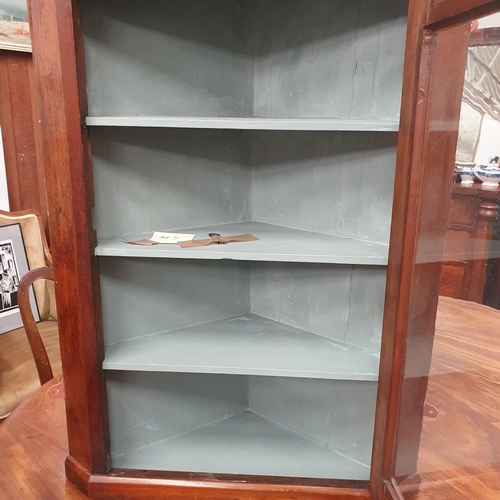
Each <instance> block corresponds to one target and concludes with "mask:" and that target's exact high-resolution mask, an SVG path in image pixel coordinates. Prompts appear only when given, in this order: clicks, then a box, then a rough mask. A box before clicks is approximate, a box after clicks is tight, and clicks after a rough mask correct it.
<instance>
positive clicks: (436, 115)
mask: <svg viewBox="0 0 500 500" xmlns="http://www.w3.org/2000/svg"><path fill="white" fill-rule="evenodd" d="M410 5H411V3H410ZM416 5H419V6H420V8H419V10H418V13H419V16H418V17H416V18H415V19H413V18H410V20H409V26H410V29H411V30H415V34H414V37H415V40H413V41H412V43H411V44H410V43H408V44H407V51H416V53H417V56H413V58H412V59H411V60H412V61H413V64H414V65H415V67H414V68H406V67H405V80H404V81H403V104H402V111H401V113H402V122H401V128H400V137H399V144H398V157H397V164H396V185H395V203H394V208H393V223H392V232H391V244H390V250H389V268H388V278H387V279H388V285H387V292H386V302H385V311H384V324H383V333H382V355H381V363H380V365H381V368H380V376H379V394H378V403H377V415H376V427H375V446H374V455H373V463H372V475H371V479H372V484H373V486H372V494H373V496H374V498H376V499H377V500H378V499H379V498H391V493H390V492H388V491H387V483H386V482H384V480H389V479H390V478H391V477H392V476H394V475H404V474H412V473H413V472H414V471H415V469H416V460H417V454H418V443H419V434H420V429H421V417H422V408H423V402H424V398H425V390H426V383H427V378H426V376H425V375H426V370H427V369H428V368H429V365H430V359H431V352H432V338H433V334H434V318H435V313H436V308H437V287H438V284H439V276H440V272H441V264H440V262H439V256H440V255H442V252H443V242H444V234H445V231H446V216H444V217H443V216H442V214H447V213H448V205H449V203H450V191H451V183H452V178H453V168H454V163H455V162H454V160H455V151H456V142H457V135H458V120H459V110H460V101H461V95H462V87H463V74H464V70H465V63H466V56H467V47H468V36H469V27H468V26H467V25H463V26H458V27H456V28H452V29H449V30H442V31H435V32H434V31H429V30H424V27H425V20H426V17H427V15H428V12H427V11H426V10H425V9H424V6H423V5H422V4H418V3H417V4H416ZM414 8H416V7H414ZM419 38H420V41H419V42H417V40H418V39H419ZM407 54H409V53H408V52H407ZM409 57H410V58H411V56H410V55H407V56H406V58H407V61H408V58H409ZM457 75H458V76H457ZM406 80H409V82H408V83H406V85H408V88H406V87H405V81H406ZM405 98H408V99H409V100H408V101H405ZM407 120H408V121H407ZM436 124H446V126H436ZM436 166H439V168H436ZM440 214H441V216H439V215H440ZM419 241H425V242H426V244H425V245H420V244H419ZM421 311H425V314H421ZM416 365H417V366H418V368H419V370H420V372H421V373H422V374H423V376H422V377H415V378H412V379H407V378H406V377H405V374H406V372H407V371H413V370H414V368H415V366H416ZM407 395H411V397H407ZM378 464H382V465H381V466H380V465H378Z"/></svg>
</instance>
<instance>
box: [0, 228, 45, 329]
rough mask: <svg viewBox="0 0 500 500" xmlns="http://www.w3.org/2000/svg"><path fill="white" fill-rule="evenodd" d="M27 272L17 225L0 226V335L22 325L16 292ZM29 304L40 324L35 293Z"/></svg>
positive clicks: (25, 257)
mask: <svg viewBox="0 0 500 500" xmlns="http://www.w3.org/2000/svg"><path fill="white" fill-rule="evenodd" d="M28 271H29V266H28V259H27V256H26V249H25V247H24V240H23V237H22V233H21V226H20V224H9V225H7V226H2V227H0V334H2V333H6V332H10V331H11V330H15V329H16V328H20V327H21V326H23V322H22V319H21V314H20V312H19V303H18V291H19V283H20V281H21V279H22V277H23V276H24V275H25V274H26V273H27V272H28ZM30 303H31V307H32V310H33V313H34V316H35V321H39V319H40V318H39V314H38V308H37V304H36V299H35V294H34V293H33V290H30Z"/></svg>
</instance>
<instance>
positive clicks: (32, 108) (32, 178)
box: [0, 50, 48, 232]
mask: <svg viewBox="0 0 500 500" xmlns="http://www.w3.org/2000/svg"><path fill="white" fill-rule="evenodd" d="M0 123H1V124H2V139H3V148H4V156H5V167H6V174H7V188H8V193H9V201H10V209H11V210H13V211H19V210H24V209H36V210H38V212H40V213H41V215H42V220H43V225H44V230H45V231H46V232H47V218H48V215H47V191H46V183H45V168H44V163H43V161H42V152H41V145H42V141H41V133H42V132H41V126H40V113H39V108H38V96H37V90H36V84H35V78H34V73H33V62H32V58H31V54H29V53H25V52H14V51H9V50H0Z"/></svg>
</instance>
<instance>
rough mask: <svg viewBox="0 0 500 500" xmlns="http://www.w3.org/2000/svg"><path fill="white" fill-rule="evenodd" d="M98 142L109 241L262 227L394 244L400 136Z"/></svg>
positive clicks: (99, 200)
mask: <svg viewBox="0 0 500 500" xmlns="http://www.w3.org/2000/svg"><path fill="white" fill-rule="evenodd" d="M91 139H92V155H93V167H94V174H93V175H94V193H95V201H96V209H95V210H94V225H95V227H96V229H97V233H98V237H99V239H102V238H107V237H111V236H118V235H123V234H130V233H142V232H146V231H161V230H173V229H183V228H192V227H195V228H196V227H201V226H214V225H218V224H229V223H236V222H245V221H256V222H263V223H266V224H273V225H277V226H284V227H288V228H294V229H300V230H305V231H313V232H319V233H323V234H329V235H335V236H341V237H346V238H352V239H359V240H363V241H369V242H374V243H380V244H384V245H387V244H388V242H389V227H390V218H391V210H392V192H393V186H394V168H395V156H396V141H397V136H396V135H395V134H391V133H378V132H298V131H240V130H196V129H158V128H153V129H150V128H94V129H92V131H91ZM117 214H119V216H117ZM285 244H286V243H285ZM288 246H289V244H288ZM233 247H234V245H233V246H232V247H231V248H233ZM235 250H236V249H235ZM277 250H279V246H278V247H277ZM368 255H369V254H368Z"/></svg>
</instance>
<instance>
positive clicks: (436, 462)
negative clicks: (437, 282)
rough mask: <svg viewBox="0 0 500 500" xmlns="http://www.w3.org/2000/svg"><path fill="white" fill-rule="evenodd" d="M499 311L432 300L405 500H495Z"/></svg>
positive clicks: (499, 432) (499, 478)
mask: <svg viewBox="0 0 500 500" xmlns="http://www.w3.org/2000/svg"><path fill="white" fill-rule="evenodd" d="M499 325H500V311H498V310H496V309H492V308H490V307H487V306H484V305H481V304H476V303H473V302H466V301H462V300H457V299H453V298H448V297H440V300H439V315H438V317H437V321H436V337H435V342H434V351H433V358H432V364H431V371H430V377H429V384H428V390H427V396H426V401H427V402H428V403H429V404H431V405H433V406H434V407H435V408H436V409H437V412H438V414H437V417H436V418H430V417H424V421H423V428H422V435H421V442H420V451H419V457H418V473H419V475H420V480H419V481H418V482H417V484H415V485H411V484H403V485H402V486H401V490H402V492H403V493H404V497H405V499H406V500H462V499H465V498H467V499H469V498H471V499H472V498H474V499H476V498H477V499H481V500H490V499H491V500H493V499H495V500H496V499H498V498H500V447H499V446H498V443H500V399H499V398H498V384H499V382H500V337H499V336H498V327H499Z"/></svg>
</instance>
